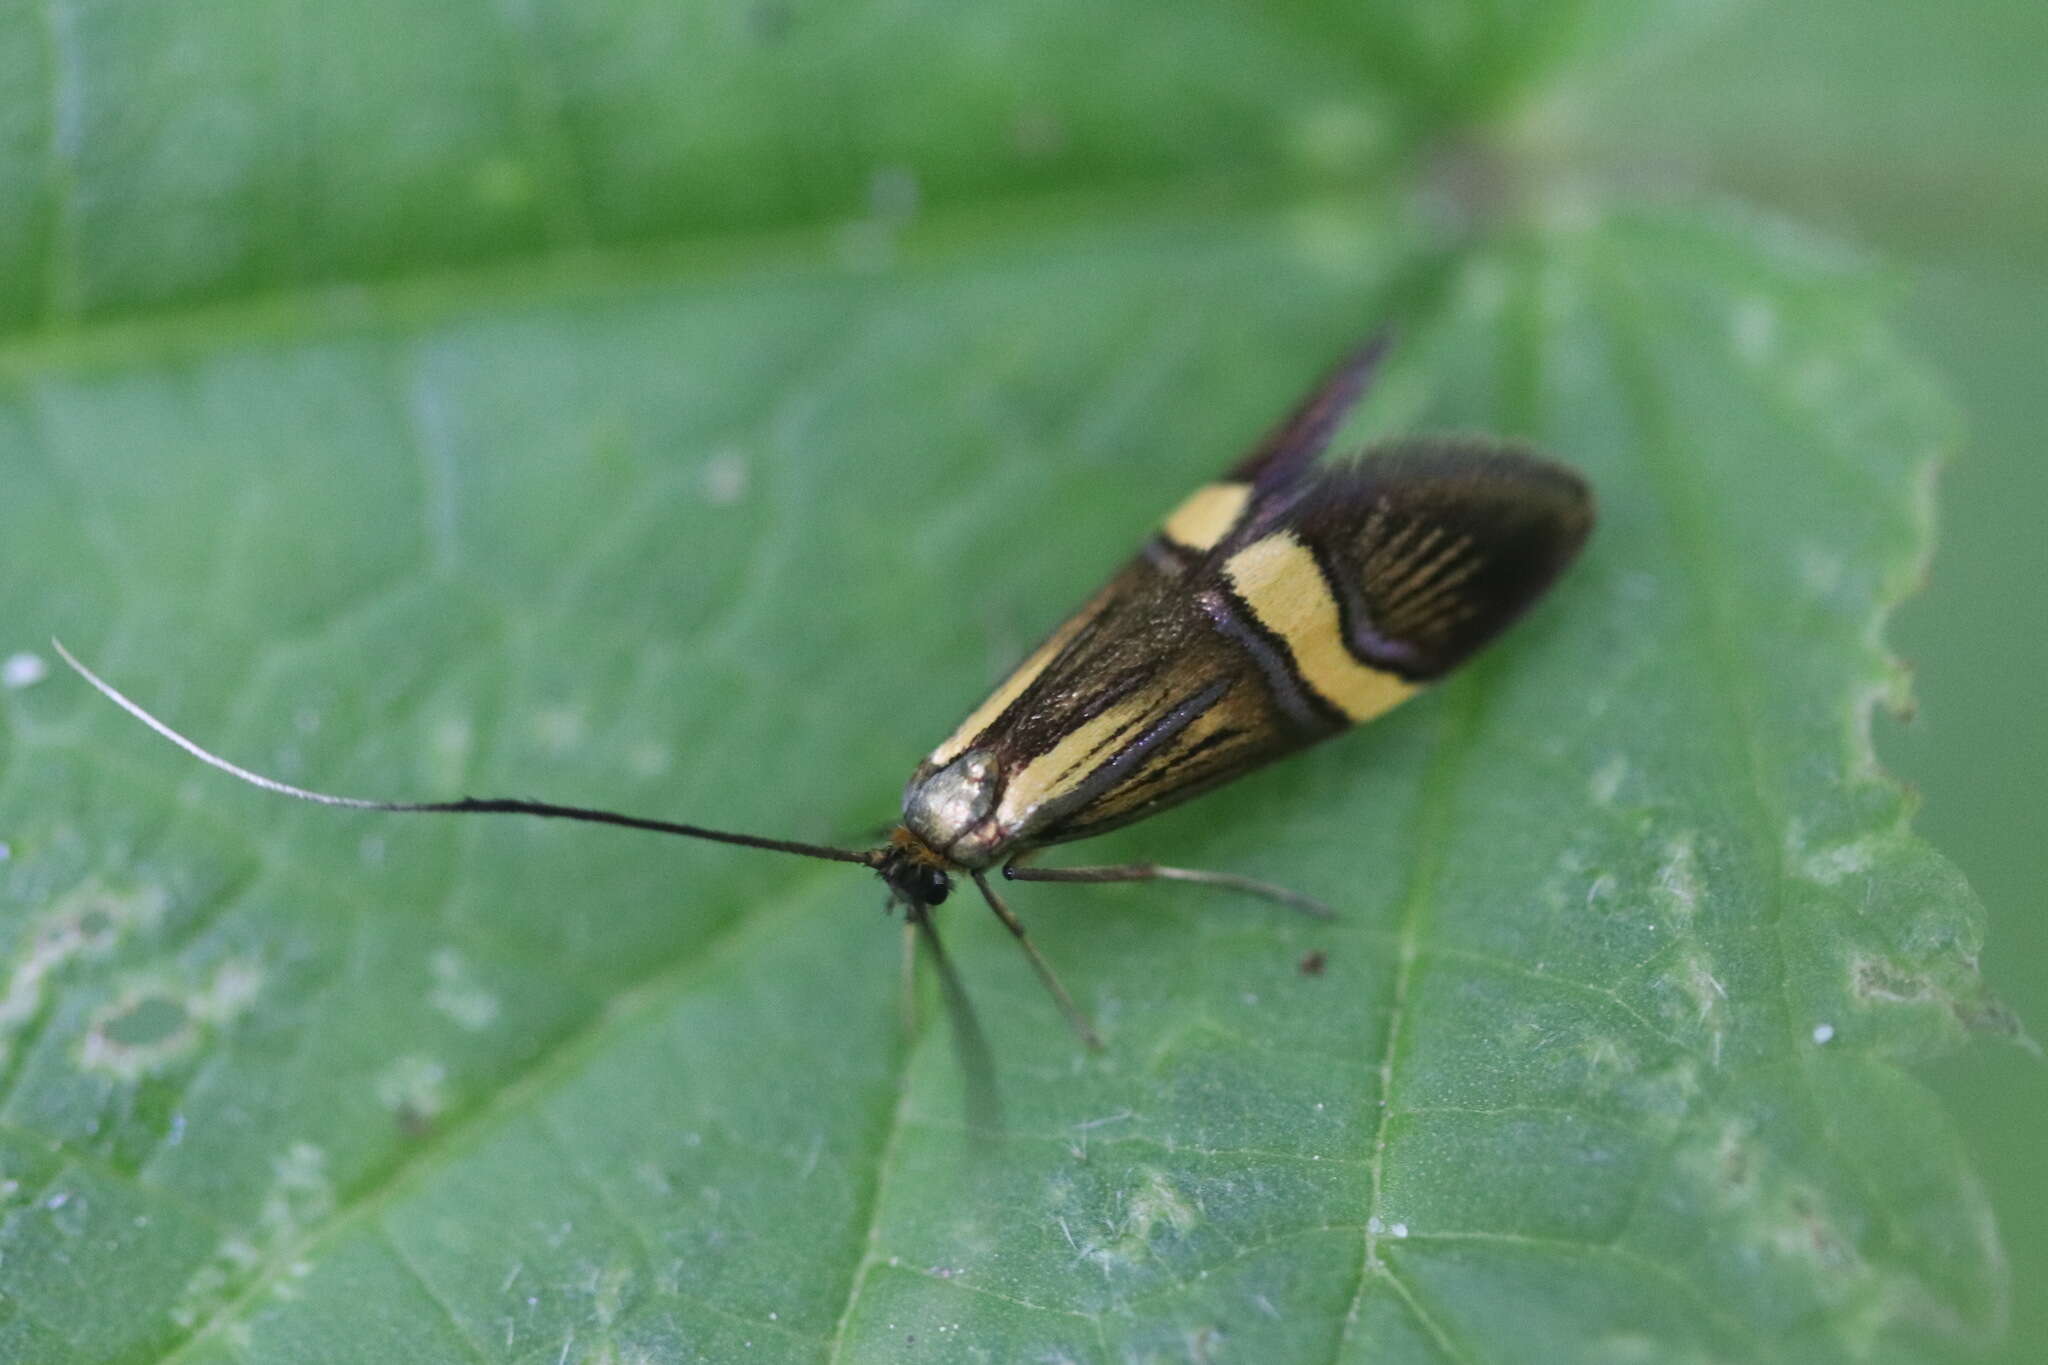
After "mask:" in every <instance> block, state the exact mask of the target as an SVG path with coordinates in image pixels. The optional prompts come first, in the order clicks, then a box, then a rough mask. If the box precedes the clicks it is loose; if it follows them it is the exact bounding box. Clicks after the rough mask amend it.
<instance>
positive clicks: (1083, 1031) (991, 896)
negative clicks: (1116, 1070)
mask: <svg viewBox="0 0 2048 1365" xmlns="http://www.w3.org/2000/svg"><path fill="white" fill-rule="evenodd" d="M973 876H974V884H975V885H976V886H978V887H980V888H981V898H982V899H983V900H985V901H987V902H988V908H989V909H991V910H993V911H995V912H996V918H997V919H999V920H1001V921H1002V922H1003V927H1004V928H1005V929H1008V930H1009V931H1010V932H1011V933H1012V934H1014V935H1016V938H1017V943H1018V945H1019V946H1020V947H1022V948H1023V949H1024V956H1026V957H1028V958H1030V959H1031V969H1032V970H1033V971H1035V972H1037V973H1038V979H1039V980H1040V981H1042V982H1044V983H1045V988H1046V989H1047V990H1049V991H1051V992H1052V998H1053V999H1054V1000H1057V1001H1058V1002H1059V1006H1060V1009H1061V1011H1062V1012H1063V1013H1065V1014H1066V1016H1067V1022H1068V1023H1069V1024H1072V1025H1073V1026H1074V1032H1076V1033H1078V1034H1080V1035H1081V1041H1082V1042H1084V1043H1086V1044H1087V1045H1088V1046H1089V1047H1090V1048H1091V1049H1093V1050H1094V1051H1096V1052H1100V1051H1102V1039H1101V1038H1100V1037H1099V1036H1097V1034H1096V1032H1095V1025H1093V1024H1091V1023H1089V1022H1088V1016H1087V1015H1085V1014H1083V1013H1081V1007H1080V1006H1079V1005H1076V1004H1075V1003H1074V997H1073V996H1071V995H1068V994H1067V988H1066V987H1065V986H1062V985H1061V984H1060V979H1059V978H1058V977H1057V976H1054V975H1053V972H1052V967H1051V965H1050V964H1049V963H1047V962H1046V960H1045V958H1044V957H1043V956H1041V955H1040V953H1039V951H1038V945H1037V944H1035V943H1033V942H1032V941H1031V936H1030V935H1029V934H1027V933H1025V932H1024V924H1023V922H1022V921H1021V920H1019V919H1018V918H1017V917H1016V916H1015V915H1013V914H1011V913H1010V907H1009V906H1007V905H1005V904H1003V898H1002V897H1001V896H998V895H997V894H996V889H995V888H994V887H993V886H990V885H989V884H988V875H987V874H986V873H984V872H982V871H981V869H980V868H976V869H974V872H973Z"/></svg>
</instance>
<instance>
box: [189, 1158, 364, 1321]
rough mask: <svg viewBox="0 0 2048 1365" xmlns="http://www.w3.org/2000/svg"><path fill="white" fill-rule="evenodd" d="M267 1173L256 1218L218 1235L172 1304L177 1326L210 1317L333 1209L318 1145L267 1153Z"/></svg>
mask: <svg viewBox="0 0 2048 1365" xmlns="http://www.w3.org/2000/svg"><path fill="white" fill-rule="evenodd" d="M270 1172H271V1181H270V1186H269V1188H268V1189H267V1190H265V1191H264V1195H263V1200H262V1203H261V1204H260V1205H259V1206H258V1208H257V1213H256V1221H255V1223H254V1224H253V1225H252V1226H250V1227H248V1228H245V1229H240V1230H238V1231H236V1232H233V1233H230V1234H229V1235H228V1236H226V1237H224V1238H222V1239H221V1241H220V1243H219V1245H218V1246H216V1247H215V1248H214V1253H213V1255H212V1257H211V1258H210V1259H208V1261H207V1262H206V1264H204V1265H202V1266H201V1267H200V1268H199V1270H198V1271H197V1272H196V1273H194V1275H193V1276H192V1278H191V1279H190V1280H188V1281H187V1282H186V1284H185V1289H184V1292H182V1293H181V1294H180V1295H179V1296H178V1298H177V1301H176V1302H175V1303H173V1304H172V1306H171V1310H170V1317H171V1321H172V1322H174V1323H176V1324H177V1325H178V1326H180V1327H182V1328H185V1329H187V1330H190V1329H192V1328H194V1327H197V1326H198V1325H199V1324H200V1323H201V1322H204V1321H206V1320H207V1319H208V1318H211V1317H212V1316H213V1315H214V1314H215V1313H216V1312H218V1311H219V1310H220V1309H221V1308H223V1307H225V1306H226V1305H227V1303H228V1302H229V1300H231V1299H233V1298H234V1297H235V1295H236V1294H238V1293H239V1292H241V1290H242V1288H243V1287H244V1286H245V1285H246V1284H248V1283H249V1281H250V1280H252V1279H253V1278H255V1276H256V1275H257V1273H258V1272H259V1271H260V1270H261V1269H262V1268H263V1267H264V1266H265V1265H266V1264H268V1263H269V1262H271V1261H272V1260H274V1259H275V1258H276V1257H277V1254H278V1253H279V1252H280V1251H282V1250H283V1249H284V1248H285V1247H287V1246H290V1245H291V1244H292V1243H294V1242H296V1241H298V1240H299V1239H300V1238H301V1237H303V1236H304V1235H305V1233H306V1231H307V1230H308V1229H310V1228H312V1227H313V1226H315V1225H317V1224H318V1223H320V1222H322V1221H323V1220H325V1219H326V1218H327V1217H328V1216H330V1215H331V1214H332V1213H333V1212H334V1208H335V1191H334V1182H333V1181H332V1179H331V1178H329V1176H328V1174H327V1153H326V1152H325V1151H324V1150H323V1149H321V1148H320V1147H318V1146H316V1145H314V1144H313V1143H310V1142H294V1143H293V1144H291V1146H289V1147H287V1148H286V1149H285V1150H284V1151H283V1152H282V1153H281V1154H279V1155H278V1156H275V1157H273V1158H271V1163H270ZM285 1269H286V1270H287V1271H289V1270H290V1267H289V1266H287V1267H285Z"/></svg>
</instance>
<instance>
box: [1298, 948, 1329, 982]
mask: <svg viewBox="0 0 2048 1365" xmlns="http://www.w3.org/2000/svg"><path fill="white" fill-rule="evenodd" d="M1329 965H1330V959H1329V958H1328V957H1326V956H1324V955H1323V950H1322V949H1321V948H1318V949H1316V950H1315V951H1314V952H1312V953H1310V954H1308V955H1307V956H1306V957H1304V958H1302V960H1301V974H1302V975H1303V976H1321V975H1322V974H1323V968H1325V967H1327V966H1329Z"/></svg>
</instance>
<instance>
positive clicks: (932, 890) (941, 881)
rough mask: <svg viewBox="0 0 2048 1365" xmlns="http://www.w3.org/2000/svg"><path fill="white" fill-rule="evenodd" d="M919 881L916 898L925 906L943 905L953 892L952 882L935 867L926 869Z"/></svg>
mask: <svg viewBox="0 0 2048 1365" xmlns="http://www.w3.org/2000/svg"><path fill="white" fill-rule="evenodd" d="M921 880H922V883H923V884H922V885H920V886H919V887H918V888H917V898H918V899H919V900H921V901H923V902H924V903H925V904H926V905H943V904H944V903H945V900H946V897H947V896H948V895H949V894H951V892H952V890H953V882H952V880H951V879H950V878H949V877H947V876H946V874H945V873H943V872H941V871H939V869H937V868H936V867H931V868H926V869H925V872H924V876H923V877H922V879H921Z"/></svg>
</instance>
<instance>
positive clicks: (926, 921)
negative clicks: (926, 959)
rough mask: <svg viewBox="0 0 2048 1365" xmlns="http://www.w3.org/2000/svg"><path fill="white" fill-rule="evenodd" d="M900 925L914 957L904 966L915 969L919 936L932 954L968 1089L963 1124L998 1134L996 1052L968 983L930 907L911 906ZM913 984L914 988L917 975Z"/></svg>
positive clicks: (999, 1111)
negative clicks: (905, 930) (905, 928)
mask: <svg viewBox="0 0 2048 1365" xmlns="http://www.w3.org/2000/svg"><path fill="white" fill-rule="evenodd" d="M904 923H905V924H906V925H908V926H909V935H908V937H906V938H905V940H904V944H905V949H906V951H907V952H909V953H911V954H912V955H913V956H912V957H911V958H910V959H908V960H907V962H906V965H908V966H910V967H912V969H913V970H914V968H915V956H914V955H915V953H916V951H917V940H918V939H923V940H924V950H925V951H926V952H927V953H929V954H931V959H932V968H933V970H934V971H935V972H937V974H938V978H939V998H940V1000H942V1001H943V1002H944V1003H945V1006H946V1019H947V1022H948V1023H950V1024H951V1025H952V1030H951V1031H952V1034H953V1056H954V1060H956V1061H957V1062H958V1063H959V1064H960V1076H961V1084H962V1086H963V1088H964V1090H965V1093H966V1100H967V1126H968V1127H969V1128H970V1129H972V1130H973V1131H974V1132H976V1133H979V1134H981V1135H982V1136H984V1137H995V1136H999V1135H1000V1134H1001V1133H1002V1130H1003V1106H1002V1099H1001V1097H1000V1096H999V1095H998V1094H997V1093H996V1065H995V1056H994V1054H993V1053H991V1052H990V1051H989V1047H988V1038H987V1036H986V1035H985V1034H983V1033H982V1031H981V1020H980V1019H979V1018H977V1017H976V1016H975V1013H974V1002H973V1001H971V1000H969V999H968V998H967V987H966V986H965V985H964V984H962V982H961V980H960V973H959V972H958V971H956V970H954V967H953V959H952V958H951V957H949V956H948V955H947V953H946V945H945V944H944V943H942V942H940V941H939V925H938V921H937V920H935V919H933V918H932V914H931V910H930V908H929V907H923V906H911V907H909V909H908V913H907V914H906V915H905V916H904ZM911 984H912V986H913V988H914V986H915V978H912V979H911Z"/></svg>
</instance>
